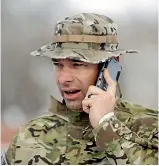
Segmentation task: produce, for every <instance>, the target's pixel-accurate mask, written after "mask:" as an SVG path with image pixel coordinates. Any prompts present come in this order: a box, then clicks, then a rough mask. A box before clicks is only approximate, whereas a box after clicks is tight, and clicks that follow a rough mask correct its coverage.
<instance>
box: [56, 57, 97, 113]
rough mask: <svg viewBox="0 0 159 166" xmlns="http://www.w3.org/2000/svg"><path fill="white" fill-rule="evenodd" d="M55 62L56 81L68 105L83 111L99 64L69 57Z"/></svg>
mask: <svg viewBox="0 0 159 166" xmlns="http://www.w3.org/2000/svg"><path fill="white" fill-rule="evenodd" d="M53 63H54V65H55V68H56V82H57V85H58V87H59V90H60V93H61V95H62V96H63V98H64V100H65V102H66V106H67V107H68V108H70V109H73V110H76V111H81V110H82V100H83V99H84V98H85V96H86V93H87V90H88V87H89V86H90V85H94V84H95V82H96V78H97V75H98V64H90V63H86V62H81V61H77V60H69V59H64V60H60V59H59V60H53Z"/></svg>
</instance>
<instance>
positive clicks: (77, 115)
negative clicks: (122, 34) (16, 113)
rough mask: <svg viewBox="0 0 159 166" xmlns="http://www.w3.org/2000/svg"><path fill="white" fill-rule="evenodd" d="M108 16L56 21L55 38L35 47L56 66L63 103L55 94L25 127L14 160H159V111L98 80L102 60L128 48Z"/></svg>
mask: <svg viewBox="0 0 159 166" xmlns="http://www.w3.org/2000/svg"><path fill="white" fill-rule="evenodd" d="M129 52H130V53H131V51H123V50H119V49H118V41H117V27H116V25H115V23H114V22H113V21H112V20H111V19H110V18H108V17H106V16H103V15H98V14H91V13H82V14H77V15H75V16H72V17H67V18H65V20H63V21H60V22H59V23H57V24H56V26H55V33H54V42H53V43H52V44H50V45H47V46H44V47H42V48H40V49H39V50H37V51H34V52H32V55H35V56H47V57H49V58H51V59H52V61H53V63H54V65H55V68H56V81H57V85H58V87H59V90H60V93H61V95H62V96H63V103H61V102H59V101H57V100H56V99H55V98H53V97H51V105H50V109H49V111H50V112H49V113H48V114H44V115H43V116H41V117H38V118H36V119H33V120H31V121H30V122H29V123H28V124H26V125H25V126H23V127H21V128H20V129H19V131H18V133H17V135H16V136H15V138H14V139H13V141H12V143H11V144H10V146H9V149H8V151H7V152H6V162H7V163H8V164H26V165H31V164H40V165H43V164H57V165H60V164H66V165H69V164H71V165H76V164H106V165H107V164H122V165H123V164H137V165H140V164H157V162H158V158H157V156H158V155H157V153H158V148H157V140H158V139H157V133H158V130H157V116H158V112H157V111H154V110H150V109H147V108H143V107H141V106H138V105H134V104H131V103H129V102H127V101H124V100H122V99H119V98H118V99H117V98H116V83H115V82H114V81H113V80H112V79H111V77H110V75H109V73H108V71H107V70H106V69H105V70H104V71H103V74H104V78H105V80H106V82H107V83H108V89H107V91H103V90H102V89H100V88H98V87H96V86H95V83H96V79H97V76H98V72H99V68H100V66H101V64H102V63H103V62H104V61H105V60H106V59H108V58H110V57H118V56H119V55H121V54H124V53H129Z"/></svg>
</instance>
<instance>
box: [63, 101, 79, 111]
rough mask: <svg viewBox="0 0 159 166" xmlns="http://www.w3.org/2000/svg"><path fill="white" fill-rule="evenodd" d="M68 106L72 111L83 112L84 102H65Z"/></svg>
mask: <svg viewBox="0 0 159 166" xmlns="http://www.w3.org/2000/svg"><path fill="white" fill-rule="evenodd" d="M65 103H66V106H67V107H68V108H69V109H71V110H72V111H76V112H82V102H79V101H78V102H76V101H67V100H66V101H65Z"/></svg>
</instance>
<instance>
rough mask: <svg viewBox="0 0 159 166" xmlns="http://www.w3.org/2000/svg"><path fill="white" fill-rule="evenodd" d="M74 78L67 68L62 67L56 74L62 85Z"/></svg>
mask: <svg viewBox="0 0 159 166" xmlns="http://www.w3.org/2000/svg"><path fill="white" fill-rule="evenodd" d="M73 79H74V77H73V73H72V72H71V71H70V70H68V69H63V70H62V71H61V72H60V73H59V74H58V82H59V83H60V84H61V85H64V84H66V83H69V82H72V81H73Z"/></svg>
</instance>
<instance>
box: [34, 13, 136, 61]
mask: <svg viewBox="0 0 159 166" xmlns="http://www.w3.org/2000/svg"><path fill="white" fill-rule="evenodd" d="M118 47H119V42H118V40H117V25H116V24H115V23H114V22H113V21H112V20H111V19H110V18H108V17H106V16H104V15H98V14H93V13H82V14H77V15H74V16H71V17H66V18H65V20H64V21H60V22H58V23H57V24H56V25H55V31H54V36H53V43H52V44H49V45H45V46H43V47H41V48H40V49H38V50H36V51H34V52H32V53H31V55H33V56H46V57H49V58H52V59H66V58H69V59H76V60H80V61H84V62H88V63H100V62H104V61H105V60H106V59H108V58H109V57H112V56H114V57H117V56H119V55H122V54H124V53H136V52H138V51H135V50H122V49H119V48H118Z"/></svg>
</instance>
